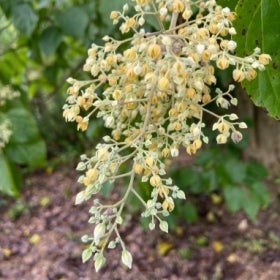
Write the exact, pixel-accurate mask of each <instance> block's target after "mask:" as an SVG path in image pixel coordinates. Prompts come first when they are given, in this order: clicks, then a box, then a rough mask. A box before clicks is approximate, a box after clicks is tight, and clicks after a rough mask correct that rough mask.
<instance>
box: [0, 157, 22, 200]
mask: <svg viewBox="0 0 280 280" xmlns="http://www.w3.org/2000/svg"><path fill="white" fill-rule="evenodd" d="M0 172H1V174H0V192H3V193H4V194H7V195H10V196H16V195H18V186H17V184H16V182H15V178H14V177H13V170H12V168H11V166H10V164H9V162H8V160H7V158H6V156H5V155H4V154H3V153H1V152H0Z"/></svg>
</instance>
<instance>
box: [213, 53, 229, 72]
mask: <svg viewBox="0 0 280 280" xmlns="http://www.w3.org/2000/svg"><path fill="white" fill-rule="evenodd" d="M216 65H217V67H218V68H220V69H221V70H224V69H226V68H228V67H229V60H228V59H227V57H225V56H221V57H219V58H218V60H217V61H216Z"/></svg>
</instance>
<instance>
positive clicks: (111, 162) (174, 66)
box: [63, 0, 270, 270]
mask: <svg viewBox="0 0 280 280" xmlns="http://www.w3.org/2000/svg"><path fill="white" fill-rule="evenodd" d="M132 3H133V6H134V12H135V13H134V15H133V16H131V13H128V10H129V5H128V4H125V5H124V6H123V9H122V11H112V12H111V14H110V18H111V19H112V21H113V24H115V25H118V26H119V29H120V31H121V32H122V33H128V32H131V34H132V35H131V36H130V37H129V38H127V39H124V40H122V41H118V40H115V39H114V38H112V37H109V36H107V35H106V36H105V37H104V38H103V40H104V46H98V45H96V44H92V46H91V47H90V49H89V50H88V58H87V59H86V62H85V64H84V67H83V70H84V71H85V72H89V73H90V75H91V77H92V78H91V80H86V81H78V80H76V79H73V78H69V79H68V82H69V84H70V87H69V88H68V97H67V104H65V105H64V108H63V109H64V112H63V116H64V118H65V119H66V121H70V122H76V123H77V129H78V130H81V131H85V130H86V129H87V128H88V124H89V121H90V120H91V118H102V119H103V120H104V126H105V127H107V128H109V129H110V130H111V134H110V135H107V136H105V137H104V138H103V140H104V141H103V143H100V144H98V145H97V146H96V150H95V153H94V155H93V156H92V157H88V156H86V155H82V156H81V162H80V163H79V165H78V167H77V169H78V170H81V171H83V172H84V174H83V175H81V176H80V178H79V180H78V181H79V182H80V183H82V184H84V186H85V188H84V189H83V190H82V191H81V192H80V193H79V194H78V195H77V197H76V203H77V204H79V203H82V202H83V201H85V200H88V199H90V198H91V197H92V196H93V195H94V194H96V193H98V192H99V191H100V190H101V189H102V187H103V186H104V184H105V183H110V184H112V183H114V182H115V181H116V180H120V182H121V183H124V182H128V183H127V188H126V190H125V192H124V195H123V197H122V198H121V199H120V200H119V201H117V202H115V203H114V204H112V205H103V204H102V203H101V202H100V201H99V200H98V199H95V200H93V206H92V208H91V209H90V213H91V215H92V216H91V218H90V220H89V222H90V223H93V224H95V229H94V232H93V235H91V236H88V235H86V236H84V237H83V241H84V242H86V243H88V242H89V246H88V248H87V249H85V250H84V252H83V261H86V260H88V259H89V258H90V257H91V256H93V258H94V261H95V268H96V270H99V269H100V268H101V267H102V265H103V264H104V263H105V260H106V259H105V257H104V250H105V249H106V248H109V249H112V248H115V247H116V245H117V244H120V246H121V248H122V256H121V259H122V262H123V263H124V264H125V265H126V266H128V267H131V263H132V257H131V254H130V253H129V252H128V251H127V249H126V247H125V243H124V241H123V239H122V238H121V236H120V233H119V227H120V226H121V224H122V223H123V219H122V212H123V209H124V206H125V203H126V201H127V198H128V196H129V195H134V196H136V197H137V198H138V199H139V200H140V202H141V203H142V204H143V207H144V211H143V213H142V216H144V217H147V218H149V219H150V224H149V227H150V229H151V230H152V229H154V228H155V225H156V223H158V225H159V227H160V229H161V230H163V231H166V232H167V231H168V224H167V222H166V221H164V217H165V216H168V215H169V213H170V212H171V211H172V210H173V208H174V199H177V198H179V199H185V194H184V192H183V191H182V190H180V189H179V188H178V187H177V186H176V185H174V184H173V182H172V179H171V178H169V177H168V176H167V175H166V163H165V159H166V158H169V157H176V156H178V155H179V149H180V148H181V147H184V149H185V150H186V152H187V153H188V154H189V155H192V154H195V153H196V152H197V151H198V150H199V149H200V148H201V147H202V145H203V143H208V137H207V136H206V135H205V133H204V130H205V129H204V128H205V126H206V124H205V123H204V115H205V113H206V114H211V115H212V116H214V117H215V118H216V119H217V120H216V122H215V123H214V124H213V130H215V131H217V138H216V140H217V143H218V144H223V143H226V142H227V141H228V140H229V139H232V141H233V142H234V143H237V142H239V141H240V140H241V139H242V133H241V132H240V130H241V129H244V128H246V124H245V123H244V122H239V121H238V116H237V115H236V114H233V113H230V114H223V115H219V114H217V113H216V112H214V111H213V109H211V110H210V109H209V107H208V106H207V105H208V104H210V103H212V104H216V106H217V107H221V108H223V109H225V110H226V109H228V108H229V106H230V105H237V99H236V98H235V97H233V96H232V94H231V92H232V91H233V89H234V86H233V85H230V86H229V88H228V90H226V91H222V90H221V89H218V88H217V89H216V91H214V92H213V91H212V90H211V88H212V87H214V86H215V84H216V76H215V71H216V69H217V68H219V69H221V70H224V69H227V68H229V67H232V69H233V72H232V77H233V79H234V81H236V82H240V81H242V80H244V79H247V80H252V79H254V78H255V77H256V75H257V70H261V71H262V70H264V68H265V65H266V64H268V63H269V61H270V56H269V55H267V54H261V53H260V49H259V48H256V49H255V50H254V52H253V53H252V54H251V55H250V56H247V57H244V58H242V57H238V56H236V55H235V49H236V47H237V44H236V42H235V41H234V40H233V39H232V36H233V35H235V34H236V30H235V29H234V27H233V25H232V22H233V21H234V19H235V16H236V15H235V13H234V12H232V11H230V9H229V8H223V7H221V6H219V5H217V3H216V1H215V0H209V1H202V0H197V1H189V0H172V1H171V0H165V1H163V0H162V1H160V0H154V1H152V0H132ZM148 16H149V17H151V16H154V17H155V19H156V20H157V23H158V30H157V31H156V32H150V31H149V30H150V28H149V27H148V25H146V20H147V17H148ZM124 44H125V45H126V46H128V47H127V48H126V49H125V50H124V51H122V48H121V46H122V45H124ZM211 108H213V107H211ZM125 164H128V166H129V165H131V166H132V168H131V169H130V170H129V169H124V168H123V165H125ZM121 167H122V168H121ZM124 170H125V171H124ZM137 178H140V180H141V181H142V182H148V183H149V184H150V185H151V187H152V191H151V197H150V199H149V200H148V201H145V200H144V199H143V198H142V197H141V196H140V194H139V192H138V191H137V187H136V186H135V185H134V181H135V180H136V179H137Z"/></svg>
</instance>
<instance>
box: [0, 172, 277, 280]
mask: <svg viewBox="0 0 280 280" xmlns="http://www.w3.org/2000/svg"><path fill="white" fill-rule="evenodd" d="M73 170H74V168H72V167H70V168H69V167H68V168H67V167H61V168H58V169H57V170H55V171H53V172H51V173H47V172H45V171H41V172H36V173H34V174H32V175H29V176H28V177H27V178H26V179H25V187H24V189H23V192H22V198H21V199H20V200H19V201H18V202H13V201H8V202H7V200H4V199H3V198H1V197H0V202H1V204H0V213H1V216H0V279H5V280H6V279H7V280H19V279H21V280H55V279H56V280H66V279H67V280H68V279H69V280H78V279H83V280H90V279H91V280H95V279H98V280H100V279H102V280H103V279H104V280H107V279H108V280H109V279H110V280H114V279H115V280H117V279H119V280H122V279H125V280H130V279H131V280H164V279H168V280H179V279H180V280H181V279H182V280H185V279H186V280H188V279H190V280H192V279H198V280H208V279H209V280H210V279H211V280H254V279H256V280H277V279H280V218H279V210H280V202H279V197H277V195H273V198H274V199H273V201H272V204H271V206H270V207H268V208H267V209H265V210H263V211H261V213H260V214H259V217H258V223H256V224H252V223H251V222H249V221H247V219H246V217H245V216H244V215H243V214H240V213H238V214H236V215H232V214H230V213H228V212H227V211H226V210H224V209H223V206H221V205H220V206H215V207H214V208H213V209H214V210H213V212H214V214H215V216H216V217H217V218H216V219H215V221H214V222H210V221H209V219H208V220H207V219H206V218H205V217H201V219H200V220H199V221H198V222H197V223H195V224H192V225H188V224H186V223H184V222H182V223H180V225H178V226H177V227H176V228H175V230H174V231H173V232H171V233H170V234H163V233H161V232H159V231H152V232H150V231H145V230H144V229H143V228H142V227H141V226H139V223H138V221H137V218H136V217H134V216H132V217H130V216H129V215H128V216H127V219H128V222H127V225H126V227H125V229H124V230H123V232H122V234H123V236H124V238H125V240H126V244H127V248H128V249H129V251H130V252H131V253H132V255H133V258H134V261H133V267H132V269H131V270H127V269H126V268H124V267H123V266H122V265H121V264H120V251H119V250H118V249H115V250H112V251H110V252H108V253H107V262H106V265H105V266H104V268H103V269H102V270H101V271H100V272H99V273H96V272H95V271H94V268H93V263H92V261H89V262H88V263H86V264H82V261H81V251H82V248H83V247H82V246H83V245H82V243H81V242H80V237H81V236H82V235H83V234H84V233H90V232H92V228H91V226H90V225H88V223H87V220H88V209H89V206H90V204H88V205H81V206H78V207H77V206H74V204H73V201H74V196H75V194H76V193H77V192H78V190H79V188H80V186H79V185H78V184H77V183H75V182H76V177H77V174H76V173H75V171H73ZM274 194H275V192H274ZM1 205H2V206H1ZM164 248H165V249H164Z"/></svg>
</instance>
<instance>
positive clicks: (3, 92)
mask: <svg viewBox="0 0 280 280" xmlns="http://www.w3.org/2000/svg"><path fill="white" fill-rule="evenodd" d="M19 96H20V93H19V92H18V91H15V90H13V89H12V88H11V87H10V86H4V87H2V88H1V89H0V107H1V106H4V105H5V104H6V102H7V101H8V100H12V99H14V98H16V97H19Z"/></svg>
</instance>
